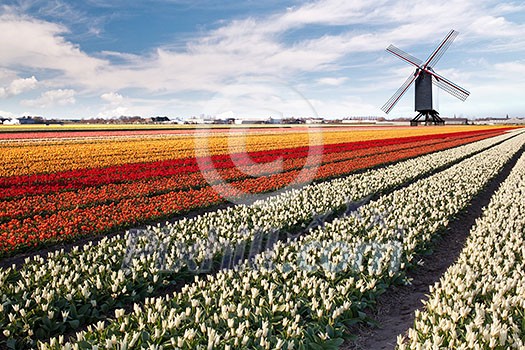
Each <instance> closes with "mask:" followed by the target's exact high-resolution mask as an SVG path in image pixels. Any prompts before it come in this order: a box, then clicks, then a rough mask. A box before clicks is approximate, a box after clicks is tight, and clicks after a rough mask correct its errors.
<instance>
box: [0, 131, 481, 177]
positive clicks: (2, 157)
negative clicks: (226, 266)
mask: <svg viewBox="0 0 525 350" xmlns="http://www.w3.org/2000/svg"><path fill="white" fill-rule="evenodd" d="M464 130H465V129H464V128H460V127H445V128H435V129H431V130H426V129H417V128H412V129H410V128H402V129H395V130H392V129H384V130H383V129H382V130H377V129H374V130H358V131H352V132H348V130H341V131H337V129H335V131H334V129H329V130H317V129H316V130H311V131H308V132H304V131H291V132H286V131H279V132H273V133H253V132H247V134H246V135H245V134H243V133H238V132H234V133H231V134H228V135H216V134H214V133H209V134H206V133H204V134H197V133H196V134H195V136H194V137H193V135H186V136H172V137H168V136H164V137H154V136H144V137H138V138H135V139H111V138H108V139H105V140H104V141H103V142H101V140H100V139H97V140H56V141H24V142H20V141H18V142H12V143H8V142H4V143H1V144H0V164H2V168H0V177H6V176H19V175H32V174H39V173H55V172H58V171H68V170H78V169H86V168H98V167H107V166H114V165H120V164H127V163H142V162H152V161H161V160H167V159H174V158H189V157H194V156H196V152H197V153H198V152H201V151H202V148H203V147H204V148H206V151H208V152H210V153H211V154H212V155H215V154H229V153H237V152H239V153H244V152H253V151H259V150H272V149H280V148H293V147H300V146H305V145H308V146H316V145H322V144H325V145H328V144H334V143H345V142H354V141H366V140H378V139H385V138H392V137H408V136H420V135H426V134H441V133H451V132H458V131H464ZM468 130H486V128H483V127H469V129H468ZM283 133H284V134H285V135H286V137H283Z"/></svg>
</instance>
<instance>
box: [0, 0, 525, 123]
mask: <svg viewBox="0 0 525 350" xmlns="http://www.w3.org/2000/svg"><path fill="white" fill-rule="evenodd" d="M451 29H455V30H457V31H458V32H459V36H458V37H457V38H456V40H455V41H454V43H453V44H452V45H451V47H450V48H449V49H448V51H447V52H446V53H445V54H444V56H443V57H442V59H441V60H440V61H439V63H438V64H436V65H435V67H434V70H435V71H436V72H437V73H439V74H440V75H442V76H445V77H446V78H448V79H450V80H452V81H453V82H455V83H456V84H458V85H460V86H461V87H463V88H465V89H467V90H468V91H470V93H471V95H470V96H469V98H468V99H467V100H466V101H465V102H462V101H460V100H458V99H456V98H454V97H452V96H450V95H449V94H447V93H446V92H443V91H441V92H440V93H439V95H438V96H437V99H438V100H439V111H440V113H441V115H443V116H454V115H455V116H457V117H470V118H474V117H487V116H498V117H503V116H505V115H509V116H511V117H513V116H522V117H525V92H524V91H525V2H524V1H508V2H505V1H490V0H488V1H487V0H451V1H436V0H410V1H389V0H379V1H366V0H319V1H308V2H304V1H293V0H284V1H277V0H268V1H251V0H250V1H243V2H241V1H211V0H210V1H204V0H203V1H201V0H144V1H138V0H113V1H109V0H84V1H66V0H50V1H40V0H0V43H1V44H2V48H1V50H0V116H5V117H13V116H22V115H39V116H44V117H45V118H48V119H51V118H92V117H106V118H110V117H118V116H121V115H126V116H133V115H141V116H144V117H148V116H157V115H160V116H168V117H171V118H176V117H188V116H193V115H195V116H199V115H203V114H204V115H210V116H219V117H220V116H236V117H261V118H266V117H274V118H282V117H293V116H297V117H316V116H319V117H324V118H343V117H349V116H379V117H387V118H394V117H412V116H414V115H415V113H414V111H413V110H414V92H413V87H412V88H411V89H410V90H409V91H408V92H407V93H406V94H405V96H403V98H402V99H401V100H400V101H399V103H398V104H397V105H396V106H395V108H394V109H393V110H392V111H391V112H390V113H389V114H388V115H386V114H385V113H384V112H382V111H381V109H380V108H381V106H382V105H383V104H384V103H385V102H386V101H387V100H388V99H389V98H390V96H392V95H393V94H394V92H395V91H396V90H397V88H398V87H399V86H401V84H402V83H403V82H404V81H405V79H406V78H407V77H408V76H409V75H410V74H412V73H413V72H414V69H413V68H412V67H411V66H410V65H408V64H407V63H405V62H403V61H401V60H399V59H398V58H396V57H394V56H392V55H390V54H389V53H387V52H386V51H385V48H386V47H387V46H388V45H389V44H394V45H396V46H397V47H399V48H401V49H402V50H404V51H406V52H408V53H410V54H411V55H413V56H415V57H417V58H419V59H421V60H425V59H426V58H427V57H428V55H429V54H430V53H431V52H432V51H433V50H434V48H435V47H436V46H437V45H438V44H439V42H440V41H441V40H442V39H443V38H444V37H445V35H446V34H447V33H448V32H449V31H450V30H451Z"/></svg>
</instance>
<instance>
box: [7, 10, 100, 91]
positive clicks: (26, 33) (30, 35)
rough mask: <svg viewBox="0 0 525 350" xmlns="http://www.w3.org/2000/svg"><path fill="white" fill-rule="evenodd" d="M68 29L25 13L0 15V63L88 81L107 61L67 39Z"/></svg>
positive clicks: (76, 80)
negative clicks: (56, 72)
mask: <svg viewBox="0 0 525 350" xmlns="http://www.w3.org/2000/svg"><path fill="white" fill-rule="evenodd" d="M67 32H68V29H67V28H65V27H63V26H61V25H59V24H55V23H50V22H46V21H42V20H38V19H35V18H32V17H28V16H20V15H14V14H4V15H1V16H0V42H1V43H2V53H1V54H0V65H1V66H4V67H14V66H16V67H29V68H33V69H50V70H55V71H58V72H62V76H61V77H60V79H64V80H67V79H70V80H71V79H72V80H73V82H74V83H77V84H82V85H85V84H88V85H89V82H90V81H92V80H93V79H94V78H95V79H96V77H95V76H96V73H97V71H98V70H99V69H101V68H102V67H104V66H106V65H107V64H108V62H107V61H104V60H101V59H98V58H94V57H91V56H89V55H88V54H86V53H84V52H82V51H81V50H80V48H79V47H78V46H77V45H75V44H73V43H71V42H69V41H67V40H66V39H65V38H64V34H66V33H67Z"/></svg>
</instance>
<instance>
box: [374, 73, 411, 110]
mask: <svg viewBox="0 0 525 350" xmlns="http://www.w3.org/2000/svg"><path fill="white" fill-rule="evenodd" d="M420 73H421V71H420V70H417V72H416V73H414V74H410V76H409V77H408V79H407V80H406V81H405V82H404V83H403V85H401V87H400V88H399V89H397V91H396V93H395V94H394V95H392V97H390V99H389V100H388V101H387V102H386V103H385V104H384V105H383V107H381V110H382V111H383V112H385V113H386V114H388V113H389V112H390V111H391V110H392V108H394V106H395V105H396V103H397V102H398V101H399V100H400V99H401V97H402V96H403V95H404V94H405V92H407V90H408V88H409V87H410V85H411V84H412V83H413V82H414V80H416V78H417V77H418V75H419V74H420Z"/></svg>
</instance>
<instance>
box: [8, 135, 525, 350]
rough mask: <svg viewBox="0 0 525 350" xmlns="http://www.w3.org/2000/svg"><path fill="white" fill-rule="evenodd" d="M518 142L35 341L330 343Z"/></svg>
mask: <svg viewBox="0 0 525 350" xmlns="http://www.w3.org/2000/svg"><path fill="white" fill-rule="evenodd" d="M524 143H525V135H520V136H519V137H517V138H513V139H511V140H509V141H507V142H504V143H503V144H501V145H498V146H495V147H493V148H491V149H489V150H487V151H484V152H483V153H481V154H478V155H475V156H473V157H471V158H469V159H467V160H464V161H462V162H460V163H458V164H457V165H455V166H452V167H450V168H448V169H446V170H444V171H442V172H439V173H437V174H435V175H433V176H430V177H427V178H424V179H422V180H419V181H417V182H415V183H413V184H411V185H409V186H407V187H405V188H402V189H400V190H397V191H394V192H392V193H391V194H388V195H385V196H383V197H380V198H379V199H378V200H376V201H372V202H370V203H369V204H366V205H363V206H361V207H359V208H358V209H357V210H356V211H354V212H352V213H350V214H349V215H347V216H344V217H342V218H339V219H336V220H334V221H333V222H332V223H328V224H326V225H323V226H319V227H317V228H315V229H313V230H311V231H310V233H309V234H306V235H303V236H301V237H300V238H299V239H297V240H291V241H288V242H282V241H280V242H278V243H276V244H275V245H274V247H273V249H272V250H270V251H266V252H263V253H260V254H258V255H256V256H255V257H254V258H253V259H251V260H249V261H247V262H245V263H244V264H242V265H240V266H237V267H236V268H234V269H229V270H222V271H220V272H219V273H217V274H216V275H208V276H206V277H205V278H199V277H195V282H194V283H192V284H189V285H186V286H185V287H184V288H183V289H182V290H181V291H180V292H176V293H174V294H173V295H172V296H166V297H157V298H147V299H146V300H145V303H144V305H143V306H139V305H138V304H135V305H134V308H133V311H130V312H126V310H124V309H117V310H115V312H114V318H113V319H112V320H111V321H109V322H107V321H106V322H104V321H100V322H98V323H96V324H92V325H90V326H88V328H87V331H80V332H78V333H77V334H76V337H75V338H76V339H75V340H74V341H71V342H70V343H67V344H63V338H61V337H59V338H53V339H51V340H50V341H49V342H47V343H40V344H39V347H40V348H41V349H57V348H70V349H77V348H78V349H80V348H91V347H95V346H97V347H98V348H99V349H100V348H107V349H112V348H115V347H119V348H131V347H139V346H140V347H142V348H147V347H153V348H161V347H170V348H185V349H196V348H202V349H204V348H208V349H212V348H213V349H215V348H219V349H231V348H256V349H292V348H294V349H297V348H333V349H335V348H336V347H337V346H338V345H340V343H341V342H342V340H341V337H342V335H343V332H344V331H345V329H346V327H347V326H349V325H352V324H354V323H355V322H359V320H362V318H363V317H364V316H363V314H362V313H361V310H362V309H363V308H364V307H365V306H367V305H369V304H370V303H372V302H373V300H374V298H375V297H376V296H377V294H378V293H380V292H381V291H383V290H384V289H385V288H386V287H387V286H388V285H389V284H390V283H392V282H393V281H395V280H396V279H397V278H399V277H401V276H402V270H403V269H404V268H405V267H406V266H407V265H408V264H412V263H413V258H414V255H415V254H416V253H417V252H418V251H420V250H421V249H424V248H425V247H426V246H427V245H428V244H429V243H430V242H431V241H432V239H433V237H434V236H435V235H436V234H439V233H440V232H441V231H442V230H444V229H445V228H446V226H447V224H448V222H449V220H450V219H451V218H453V217H454V216H455V215H457V214H458V213H459V212H460V211H461V210H463V209H464V208H465V207H466V206H467V205H468V203H469V202H470V201H471V200H472V198H473V197H474V196H475V194H476V193H478V192H479V191H480V190H481V189H482V188H483V187H484V186H485V185H486V183H487V182H488V181H489V180H490V179H491V178H492V177H494V176H495V175H496V174H497V173H498V172H499V171H500V169H501V168H502V166H503V165H504V164H505V163H506V162H507V161H508V160H509V159H510V158H511V157H512V156H513V155H514V154H515V153H516V152H517V151H518V150H519V149H520V148H521V147H522V146H523V144H524ZM422 217H424V220H421V218H422ZM145 261H146V257H141V258H140V259H135V264H136V265H139V264H140V263H141V262H142V263H144V262H145ZM118 288H119V287H117V292H118ZM15 317H19V319H21V317H20V316H18V314H15V315H14V316H13V318H15ZM315 344H317V345H318V346H317V347H315ZM321 345H322V346H321Z"/></svg>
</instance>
